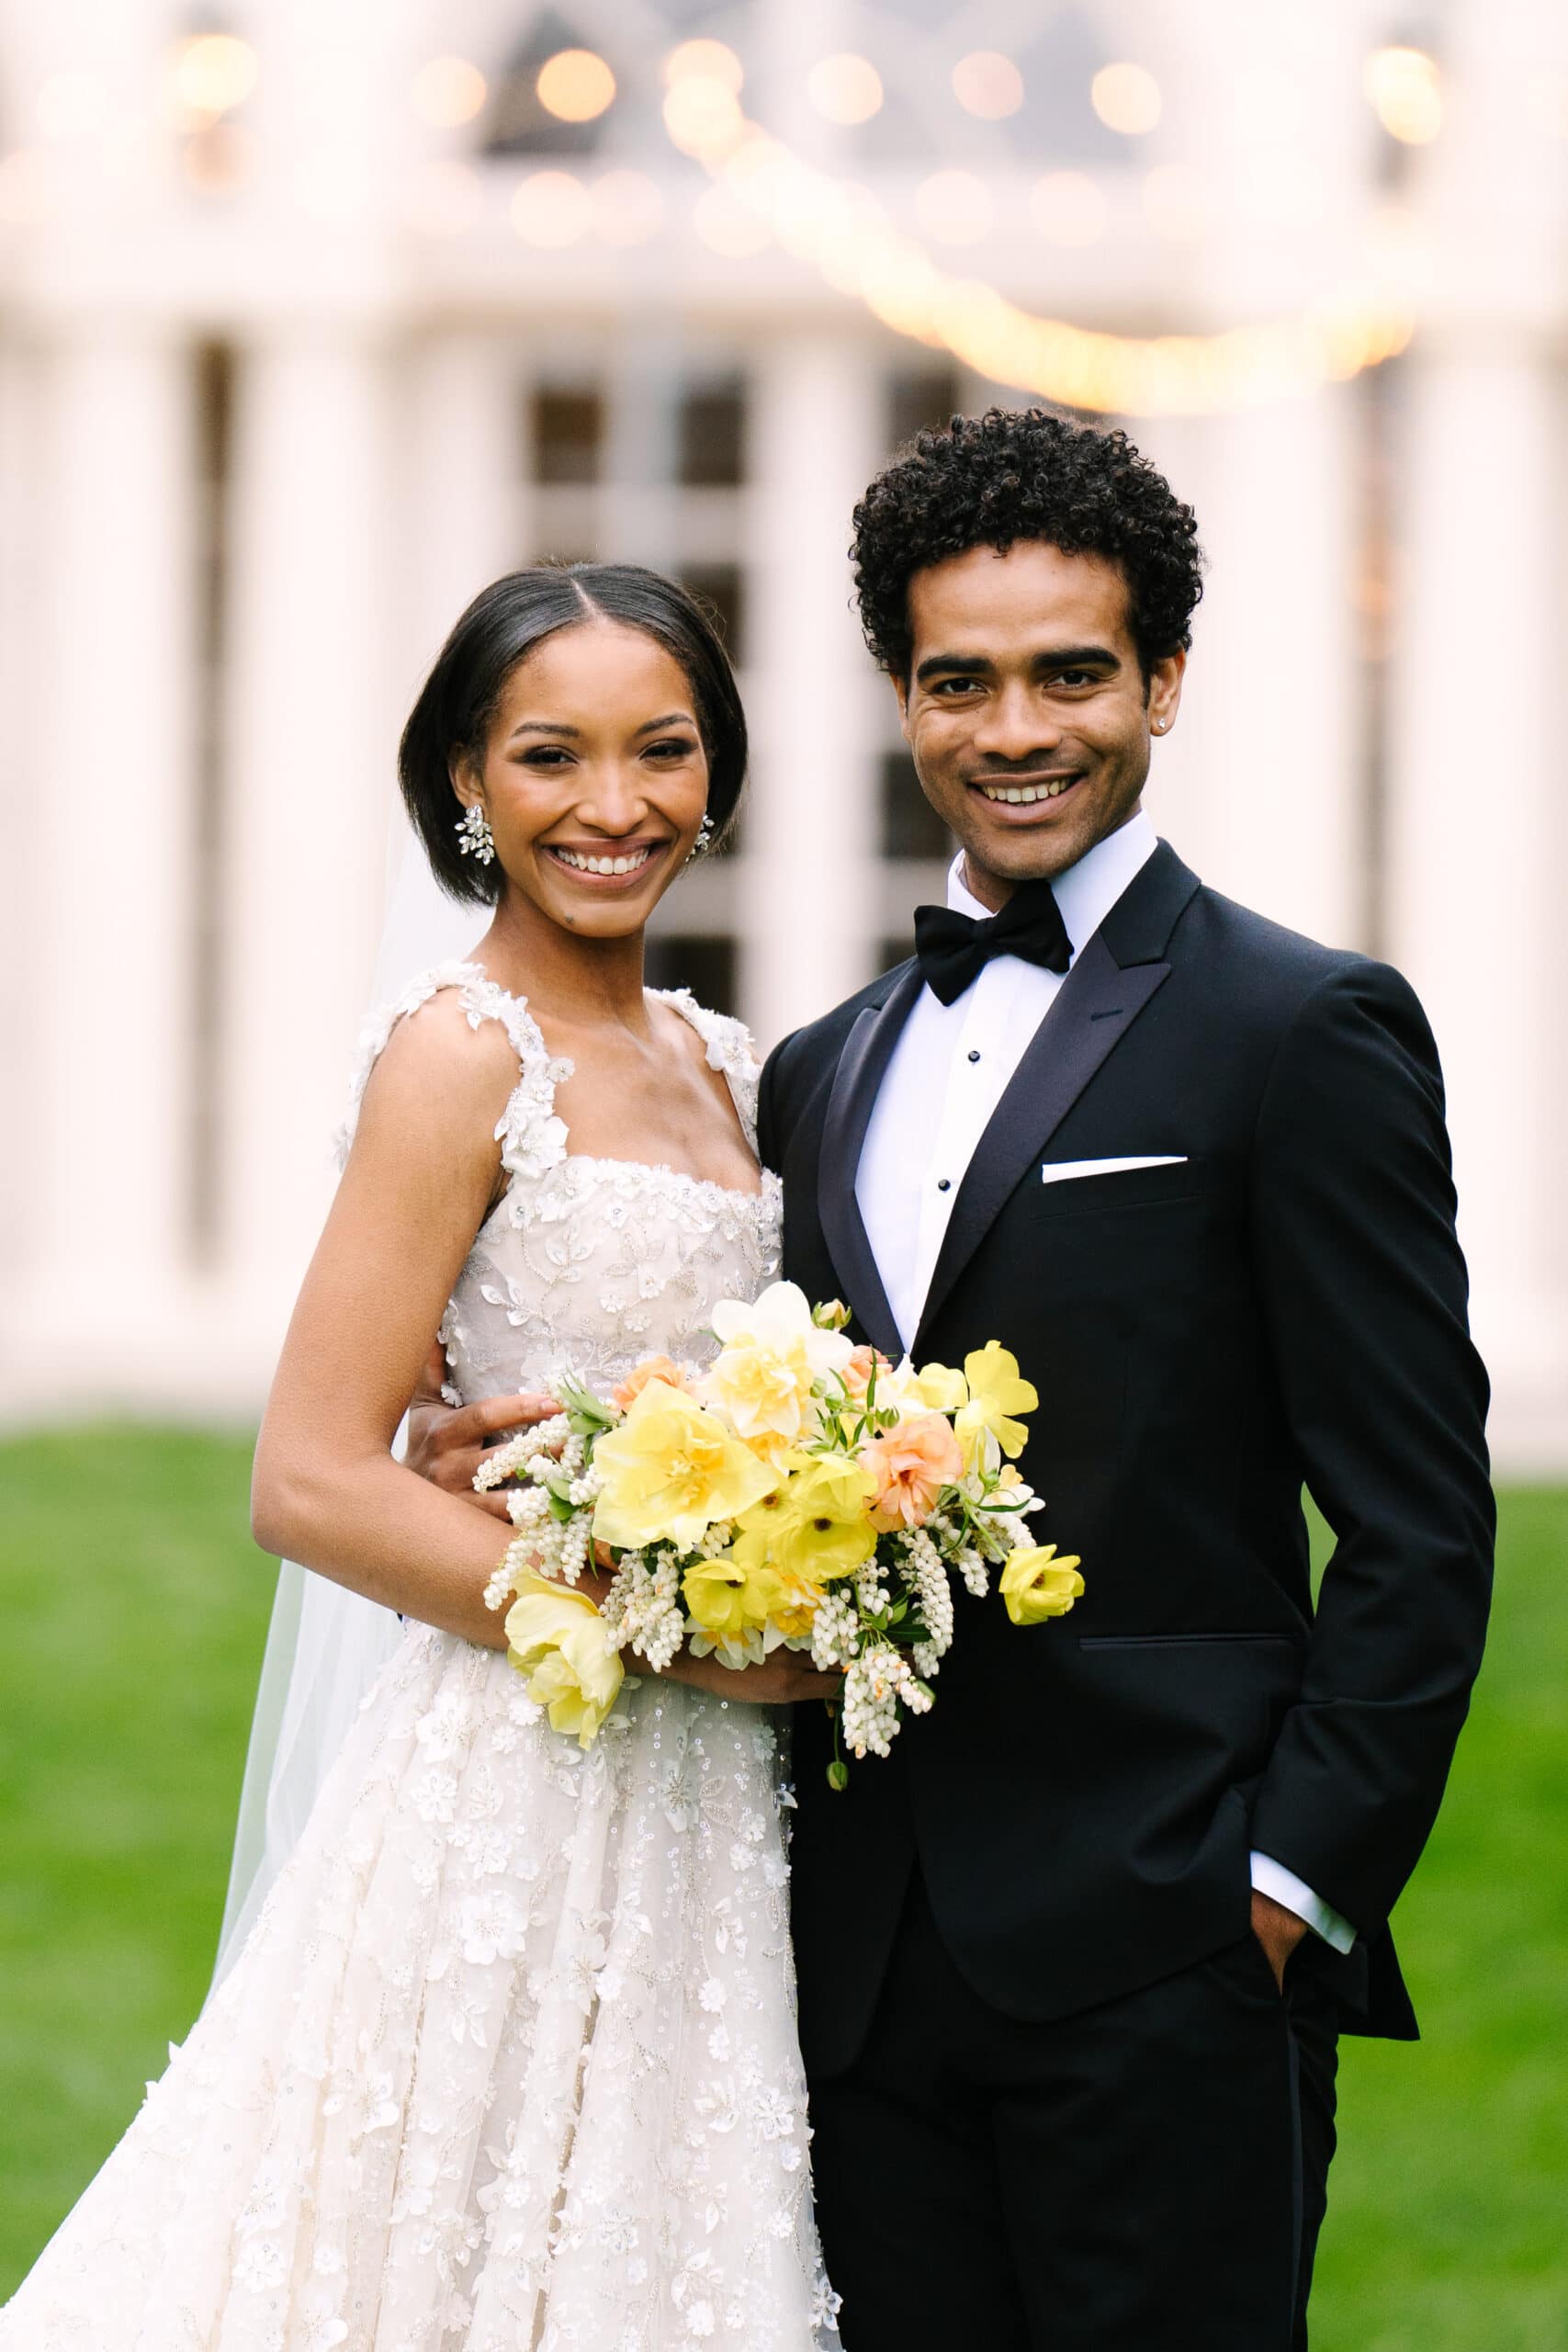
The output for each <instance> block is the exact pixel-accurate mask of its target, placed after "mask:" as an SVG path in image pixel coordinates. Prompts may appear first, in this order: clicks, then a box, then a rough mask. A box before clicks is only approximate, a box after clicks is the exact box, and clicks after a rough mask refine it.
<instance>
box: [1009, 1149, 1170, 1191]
mask: <svg viewBox="0 0 1568 2352" xmlns="http://www.w3.org/2000/svg"><path fill="white" fill-rule="evenodd" d="M1186 1165H1187V1154H1186V1153H1185V1152H1184V1151H1164V1152H1155V1153H1153V1154H1151V1155H1150V1156H1148V1157H1147V1158H1145V1159H1048V1160H1046V1161H1045V1163H1044V1165H1043V1167H1042V1169H1041V1170H1040V1181H1041V1182H1042V1183H1043V1184H1066V1183H1069V1182H1071V1180H1072V1179H1073V1178H1074V1177H1075V1176H1124V1175H1126V1174H1127V1173H1128V1171H1129V1170H1131V1169H1134V1168H1185V1167H1186Z"/></svg>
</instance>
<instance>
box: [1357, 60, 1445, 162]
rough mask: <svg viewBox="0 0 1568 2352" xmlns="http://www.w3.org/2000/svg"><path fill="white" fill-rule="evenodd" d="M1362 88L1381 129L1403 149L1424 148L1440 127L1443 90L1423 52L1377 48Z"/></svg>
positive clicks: (1368, 63)
mask: <svg viewBox="0 0 1568 2352" xmlns="http://www.w3.org/2000/svg"><path fill="white" fill-rule="evenodd" d="M1363 86H1364V88H1365V90H1366V94H1367V96H1368V97H1369V98H1370V99H1371V103H1372V107H1373V110H1374V111H1375V113H1376V115H1377V118H1378V120H1379V121H1380V122H1381V123H1382V127H1383V129H1384V130H1386V131H1387V132H1388V133H1389V136H1390V137H1391V138H1393V139H1398V140H1402V141H1404V144H1405V145H1406V146H1407V147H1424V146H1426V144H1427V141H1429V140H1432V139H1435V138H1436V137H1437V135H1438V131H1439V130H1441V129H1442V127H1443V91H1442V85H1441V83H1440V82H1439V80H1438V69H1437V66H1436V64H1435V63H1434V62H1433V61H1432V59H1431V58H1429V57H1428V56H1427V52H1426V51H1425V50H1424V49H1378V50H1374V51H1372V54H1371V57H1369V58H1368V60H1367V64H1366V72H1365V75H1364V77H1363Z"/></svg>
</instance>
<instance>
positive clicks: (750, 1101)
mask: <svg viewBox="0 0 1568 2352" xmlns="http://www.w3.org/2000/svg"><path fill="white" fill-rule="evenodd" d="M653 993H654V994H655V995H656V996H659V997H660V998H661V999H662V1000H663V1001H664V1002H665V1003H666V1004H668V1005H672V1006H673V1007H674V1010H675V1011H676V1012H678V1013H679V1014H680V1015H681V1018H682V1020H683V1021H689V1022H690V1023H691V1024H692V1027H693V1028H694V1030H695V1031H696V1033H697V1035H698V1036H699V1037H700V1038H701V1039H702V1041H703V1044H704V1046H705V1047H706V1048H707V1064H708V1068H709V1069H716V1070H718V1071H720V1072H721V1073H722V1075H723V1077H724V1079H725V1080H726V1083H727V1084H728V1088H729V1091H730V1094H731V1096H732V1097H733V1099H734V1103H735V1108H736V1111H737V1112H738V1114H739V1119H740V1125H741V1126H742V1127H743V1128H744V1129H745V1132H746V1140H747V1142H748V1143H749V1144H750V1147H751V1148H752V1150H753V1151H755V1150H756V1148H757V1087H758V1082H759V1080H761V1075H762V1064H761V1057H760V1056H759V1055H758V1052H757V1047H756V1045H755V1043H754V1041H753V1039H752V1036H751V1032H750V1029H748V1028H747V1026H746V1023H744V1021H737V1020H736V1019H735V1018H734V1016H733V1014H731V1013H728V1012H709V1010H708V1008H707V1006H706V1005H705V1004H699V1003H698V1002H697V1000H696V998H695V997H694V995H693V994H692V992H691V990H690V989H655V990H654V991H653Z"/></svg>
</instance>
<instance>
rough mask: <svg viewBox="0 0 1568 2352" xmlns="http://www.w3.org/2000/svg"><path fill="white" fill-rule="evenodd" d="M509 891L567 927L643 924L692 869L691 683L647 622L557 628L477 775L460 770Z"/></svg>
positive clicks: (618, 928) (698, 819) (615, 935)
mask: <svg viewBox="0 0 1568 2352" xmlns="http://www.w3.org/2000/svg"><path fill="white" fill-rule="evenodd" d="M453 784H454V786H455V788H456V790H457V797H458V798H459V799H460V800H461V801H462V802H463V804H464V806H465V807H466V808H471V807H472V806H473V805H474V804H475V802H476V801H478V802H481V803H482V804H483V807H484V810H485V813H486V815H487V816H488V817H489V819H490V826H491V832H492V833H493V834H494V836H495V854H496V856H497V858H498V859H499V860H500V862H501V864H502V866H503V867H504V869H505V872H506V876H507V879H508V881H509V882H510V883H511V884H512V886H513V888H514V889H517V890H519V891H521V892H522V893H523V895H524V897H525V898H526V899H530V900H531V901H532V902H533V904H534V905H535V906H536V907H537V908H538V910H539V911H540V912H541V913H542V914H545V915H547V917H548V918H549V920H550V921H551V922H555V923H558V924H559V925H560V927H561V929H562V930H564V931H570V932H573V933H577V934H578V935H579V936H581V937H583V938H589V939H621V938H624V937H625V936H626V934H627V933H629V932H633V931H637V930H639V929H640V928H641V926H642V925H643V924H644V923H645V922H647V921H648V918H649V915H650V914H651V913H652V911H653V909H654V907H655V906H656V905H657V903H658V901H659V899H660V898H661V897H662V896H663V894H664V892H665V891H666V890H667V889H668V888H669V887H670V884H671V882H672V881H673V879H674V877H675V876H676V875H677V874H678V873H679V872H680V870H681V868H682V865H684V864H685V861H686V858H687V856H688V855H689V854H690V852H691V849H692V845H693V843H694V841H695V840H696V837H697V833H698V831H699V829H700V827H701V825H702V821H703V813H704V810H705V808H706V806H707V790H708V762H707V753H706V752H705V750H704V748H703V740H702V736H701V734H700V733H699V732H698V729H697V721H696V713H695V706H694V695H693V693H692V687H691V682H690V680H689V679H688V678H687V676H686V673H685V672H684V671H683V670H682V667H681V665H680V663H679V662H677V661H676V660H675V659H674V658H673V656H672V655H671V654H669V653H667V652H666V651H665V650H664V648H663V647H662V646H661V645H660V644H659V643H657V642H656V640H655V639H653V638H651V637H649V636H646V635H645V634H644V632H643V631H642V630H641V629H639V628H627V627H626V626H625V625H623V624H622V623H620V622H617V621H606V620H601V619H598V618H594V619H592V620H584V621H583V622H581V624H580V625H578V626H575V627H573V628H563V629H558V630H557V631H556V632H555V634H554V636H552V637H547V638H546V639H545V640H544V642H543V644H541V645H539V646H536V648H535V650H534V651H533V652H531V653H529V654H528V655H526V656H525V659H524V660H523V661H521V662H519V663H518V664H517V666H516V668H515V669H514V670H513V672H512V673H511V675H510V676H509V677H508V679H507V681H506V684H505V685H504V687H503V688H502V696H501V704H500V707H499V708H498V709H497V711H496V715H495V718H493V720H492V721H491V729H490V738H489V741H488V742H487V744H486V746H485V754H484V765H483V769H482V772H479V771H476V769H475V768H474V767H473V765H471V764H468V765H460V766H459V767H458V769H457V772H456V773H455V774H454V776H453Z"/></svg>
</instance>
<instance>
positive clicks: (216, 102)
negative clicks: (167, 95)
mask: <svg viewBox="0 0 1568 2352" xmlns="http://www.w3.org/2000/svg"><path fill="white" fill-rule="evenodd" d="M260 76H261V61H260V59H259V58H258V57H257V55H256V53H255V51H254V49H253V48H252V47H251V45H250V42H249V41H248V40H241V39H240V38H239V36H238V34H236V33H197V35H196V36H195V38H194V39H193V40H187V41H186V42H184V43H183V44H182V46H181V48H180V51H179V55H178V57H177V58H176V60H175V96H177V97H178V99H179V101H180V103H181V105H182V106H185V107H189V109H190V111H191V113H192V114H197V115H209V116H213V115H220V114H230V113H231V112H232V111H233V109H234V107H238V106H243V104H244V102H245V100H246V99H247V98H248V97H249V96H250V95H251V93H252V91H253V90H254V88H255V86H256V83H257V81H258V80H259V79H260Z"/></svg>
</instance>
